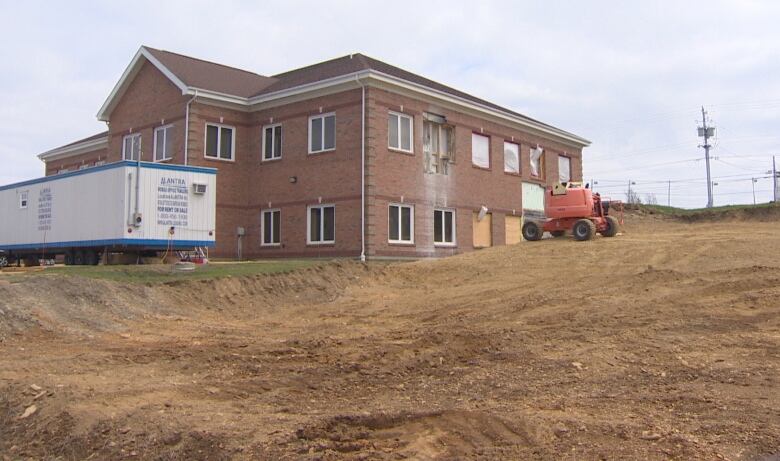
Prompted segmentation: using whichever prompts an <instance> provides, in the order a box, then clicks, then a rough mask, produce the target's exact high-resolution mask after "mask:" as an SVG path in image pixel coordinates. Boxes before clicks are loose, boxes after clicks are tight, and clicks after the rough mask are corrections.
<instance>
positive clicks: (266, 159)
mask: <svg viewBox="0 0 780 461" xmlns="http://www.w3.org/2000/svg"><path fill="white" fill-rule="evenodd" d="M281 160H282V157H274V158H261V159H260V161H261V163H273V162H279V161H281Z"/></svg>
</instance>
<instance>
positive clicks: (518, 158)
mask: <svg viewBox="0 0 780 461" xmlns="http://www.w3.org/2000/svg"><path fill="white" fill-rule="evenodd" d="M98 118H99V119H100V120H102V121H105V122H106V123H107V125H108V131H106V132H104V133H100V134H97V135H95V136H91V137H89V138H86V139H82V140H80V141H77V142H74V143H71V144H68V145H65V146H62V147H59V148H56V149H53V150H50V151H48V152H45V153H43V154H40V155H39V157H40V158H41V160H43V161H44V162H45V163H46V174H47V175H52V174H58V173H60V172H63V171H72V170H74V169H79V168H89V167H90V166H94V165H99V164H103V163H106V162H114V161H118V160H121V159H132V160H136V159H138V158H139V157H140V159H141V160H142V161H150V162H151V161H155V162H172V163H179V164H187V165H202V166H209V167H216V168H218V169H219V173H218V181H217V182H218V187H217V229H216V235H217V247H216V249H215V250H214V252H213V253H212V255H213V256H220V257H236V256H238V254H239V251H240V252H241V255H242V256H243V257H245V258H255V257H280V256H289V257H302V256H303V257H311V256H352V257H359V256H361V255H364V256H367V257H368V258H372V257H423V256H445V255H450V254H454V253H458V252H463V251H468V250H472V249H474V248H479V247H484V246H491V245H502V244H507V243H515V242H517V241H519V239H520V222H521V220H520V216H521V215H522V214H523V210H524V208H525V209H526V210H529V209H538V201H539V200H540V197H541V192H540V191H541V190H542V186H544V185H545V184H551V183H553V182H558V181H560V180H573V181H581V179H582V149H583V148H584V147H586V146H587V145H589V142H588V141H587V140H585V139H583V138H581V137H579V136H576V135H574V134H571V133H568V132H566V131H563V130H560V129H558V128H555V127H553V126H550V125H547V124H545V123H542V122H539V121H536V120H534V119H531V118H528V117H526V116H524V115H522V114H518V113H516V112H513V111H511V110H508V109H505V108H502V107H500V106H497V105H495V104H493V103H490V102H488V101H484V100H481V99H479V98H476V97H474V96H471V95H468V94H466V93H463V92H461V91H458V90H455V89H453V88H450V87H447V86H444V85H442V84H439V83H437V82H434V81H431V80H428V79H426V78H423V77H421V76H419V75H416V74H413V73H410V72H407V71H404V70H402V69H399V68H397V67H394V66H391V65H388V64H385V63H383V62H381V61H377V60H375V59H372V58H369V57H367V56H364V55H361V54H353V55H349V56H344V57H342V58H338V59H334V60H331V61H326V62H322V63H319V64H314V65H312V66H308V67H304V68H301V69H296V70H292V71H289V72H285V73H283V74H279V75H274V76H271V77H266V76H262V75H258V74H255V73H252V72H247V71H243V70H239V69H235V68H231V67H226V66H222V65H219V64H215V63H211V62H207V61H202V60H199V59H195V58H190V57H186V56H182V55H179V54H175V53H171V52H167V51H161V50H156V49H152V48H148V47H141V49H140V50H139V51H138V53H137V54H136V55H135V57H134V58H133V60H132V61H131V63H130V65H129V66H128V68H127V69H126V70H125V72H124V74H123V75H122V77H121V78H120V80H119V82H118V83H117V84H116V86H115V88H114V89H113V91H112V92H111V94H110V95H109V97H108V99H107V100H106V102H105V104H104V105H103V107H101V108H100V111H99V113H98ZM532 202H533V203H532Z"/></svg>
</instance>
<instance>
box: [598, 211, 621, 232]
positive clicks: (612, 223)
mask: <svg viewBox="0 0 780 461" xmlns="http://www.w3.org/2000/svg"><path fill="white" fill-rule="evenodd" d="M606 221H607V228H606V229H604V231H603V232H602V233H601V235H603V236H604V237H614V236H615V235H617V233H618V230H619V229H620V221H618V220H617V218H616V217H614V216H607V218H606Z"/></svg>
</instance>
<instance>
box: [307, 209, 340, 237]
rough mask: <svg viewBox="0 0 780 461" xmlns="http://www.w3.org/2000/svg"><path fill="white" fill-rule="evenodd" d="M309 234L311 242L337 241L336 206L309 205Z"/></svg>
mask: <svg viewBox="0 0 780 461" xmlns="http://www.w3.org/2000/svg"><path fill="white" fill-rule="evenodd" d="M307 220H308V228H309V232H308V236H307V240H308V243H310V244H312V243H313V244H321V243H335V241H336V206H335V205H312V206H310V207H309V214H308V217H307Z"/></svg>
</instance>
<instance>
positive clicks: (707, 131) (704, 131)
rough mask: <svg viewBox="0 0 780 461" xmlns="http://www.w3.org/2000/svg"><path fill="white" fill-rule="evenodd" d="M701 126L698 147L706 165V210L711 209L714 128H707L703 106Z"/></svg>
mask: <svg viewBox="0 0 780 461" xmlns="http://www.w3.org/2000/svg"><path fill="white" fill-rule="evenodd" d="M701 124H702V126H700V127H699V137H703V138H704V144H703V145H701V146H699V147H703V148H704V160H705V162H706V164H707V208H712V176H711V175H710V147H712V146H710V143H709V140H710V137H711V136H713V135H714V134H715V128H714V127H708V126H707V113H706V112H704V106H701Z"/></svg>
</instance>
